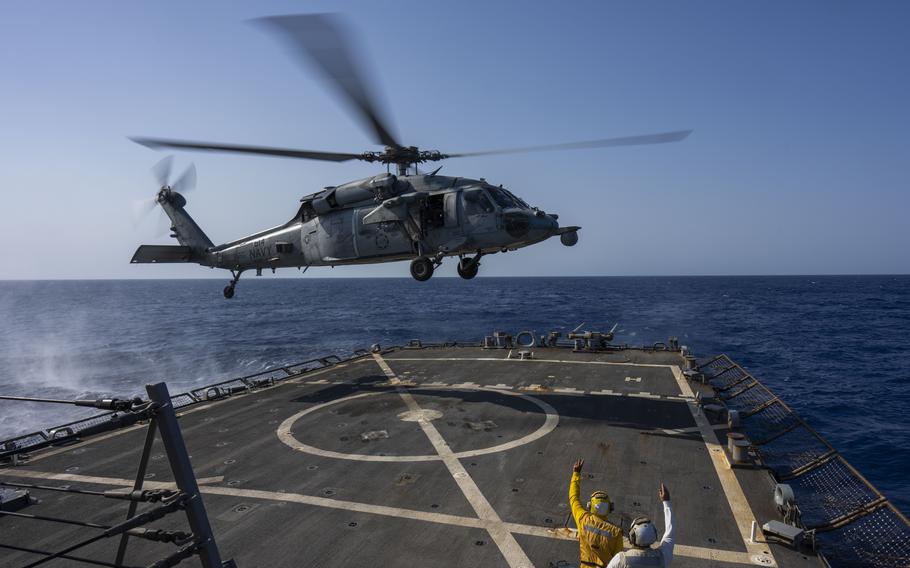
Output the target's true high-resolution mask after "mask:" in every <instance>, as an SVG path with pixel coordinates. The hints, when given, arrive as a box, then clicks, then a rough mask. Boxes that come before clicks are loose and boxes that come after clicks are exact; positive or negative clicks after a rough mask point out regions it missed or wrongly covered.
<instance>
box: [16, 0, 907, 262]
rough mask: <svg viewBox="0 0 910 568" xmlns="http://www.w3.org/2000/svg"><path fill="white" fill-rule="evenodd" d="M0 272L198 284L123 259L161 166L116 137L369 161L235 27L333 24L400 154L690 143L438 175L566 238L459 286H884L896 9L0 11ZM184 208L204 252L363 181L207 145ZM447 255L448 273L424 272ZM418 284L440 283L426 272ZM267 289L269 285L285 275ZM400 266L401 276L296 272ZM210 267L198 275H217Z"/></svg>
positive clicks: (251, 33)
mask: <svg viewBox="0 0 910 568" xmlns="http://www.w3.org/2000/svg"><path fill="white" fill-rule="evenodd" d="M0 10H2V11H0V75H2V79H3V81H2V88H0V127H2V128H0V132H2V136H0V156H2V159H0V186H2V194H3V197H4V200H3V205H2V219H3V222H2V223H0V238H2V242H3V243H4V246H3V252H2V253H0V260H2V262H0V279H11V278H155V277H206V276H214V275H215V273H213V272H212V271H210V270H208V269H204V268H200V267H197V266H131V265H129V264H128V261H129V258H130V256H131V255H132V253H133V251H134V250H135V247H136V246H137V245H139V244H141V243H167V242H168V240H169V239H168V238H167V237H166V236H164V237H161V236H156V233H157V229H156V223H155V219H154V216H152V217H151V218H150V219H148V220H147V221H146V222H145V223H143V224H141V225H139V226H138V227H137V226H135V223H134V219H133V217H134V216H133V213H132V209H133V206H132V204H133V202H134V201H135V200H138V199H142V198H151V197H152V196H153V194H154V192H155V189H156V188H155V184H154V182H153V180H152V178H151V175H150V174H149V168H150V167H151V166H152V165H153V164H154V163H155V162H156V161H157V160H159V159H160V158H161V157H162V156H163V154H161V153H158V152H154V151H152V150H149V149H147V148H144V147H141V146H138V145H135V144H133V143H131V142H129V141H128V140H127V139H126V136H129V135H147V136H161V137H174V138H188V139H200V140H211V141H222V142H236V143H247V144H263V145H274V146H289V147H298V148H307V149H324V150H338V151H354V152H359V151H364V150H371V149H378V148H377V147H376V146H373V145H372V144H371V142H370V139H369V138H368V137H367V135H365V134H364V133H363V132H362V131H361V130H360V129H359V127H358V125H357V123H356V122H355V121H354V120H353V119H352V118H351V117H350V116H349V115H347V114H346V112H345V111H344V109H343V107H342V106H340V105H339V104H338V103H337V102H336V101H335V100H334V99H333V98H332V96H331V93H329V92H328V91H326V90H325V88H324V86H323V85H322V84H321V83H320V82H318V81H317V80H316V78H315V76H314V74H312V73H306V72H304V71H303V70H301V69H300V67H299V66H298V65H297V64H296V63H295V62H293V61H291V60H290V59H289V58H288V57H287V56H286V55H285V52H284V51H283V50H282V49H281V48H280V47H279V45H278V44H277V43H276V42H275V41H274V40H273V39H272V38H270V37H268V36H267V35H265V34H264V33H262V31H261V30H260V29H257V28H256V27H254V26H251V25H249V24H248V23H246V22H245V21H246V20H248V19H250V18H254V17H258V16H264V15H274V14H286V13H298V12H303V11H306V12H325V11H333V12H341V13H344V14H346V15H347V16H348V18H349V19H350V20H351V23H352V25H353V26H354V27H355V28H356V29H357V30H359V31H360V32H361V42H360V43H361V44H362V46H363V47H364V48H365V51H366V53H367V54H368V56H369V60H370V61H369V62H370V63H372V64H373V65H374V66H375V73H374V80H375V81H376V83H377V84H378V86H379V87H380V90H381V91H382V92H383V93H384V94H385V96H384V99H385V101H386V103H387V107H388V109H389V111H390V114H391V115H392V116H393V118H394V119H395V120H394V122H395V124H396V125H397V131H398V134H399V137H400V139H401V140H402V141H403V142H405V143H408V144H414V145H417V146H420V147H422V148H426V149H439V150H441V151H444V152H458V151H469V150H480V149H488V148H497V147H510V146H516V145H525V144H544V143H558V142H567V141H574V140H586V139H592V138H601V137H608V136H625V135H633V134H647V133H652V132H659V131H666V130H679V129H685V128H692V129H694V130H695V132H694V134H693V135H692V136H691V137H690V138H689V139H688V140H686V141H684V142H682V143H678V144H668V145H663V146H650V147H632V148H614V149H607V150H584V151H577V152H571V153H570V152H560V153H552V154H529V155H519V156H492V157H483V158H471V159H462V160H450V161H448V162H446V163H445V167H444V168H443V170H442V172H443V173H448V174H453V175H459V176H465V177H481V176H483V177H486V178H487V179H488V180H490V181H491V182H495V183H497V184H498V183H503V184H504V185H505V186H506V187H508V188H510V189H512V190H513V191H514V192H515V193H518V194H519V195H521V196H522V197H524V198H525V199H526V200H527V201H529V202H530V203H532V204H534V205H537V206H539V207H541V208H543V209H545V210H547V211H549V212H556V213H559V215H560V221H561V222H564V223H566V224H577V225H581V226H582V227H583V230H582V231H581V232H580V242H579V244H578V245H577V246H575V247H574V248H566V247H563V246H561V245H560V244H559V242H558V240H553V241H552V242H547V243H543V244H541V245H537V246H535V247H531V248H528V249H524V250H522V251H519V252H515V253H509V254H506V255H497V256H496V257H491V258H489V259H487V260H486V261H485V262H484V264H483V268H482V271H481V274H482V275H496V276H505V275H563V274H565V275H652V274H653V275H668V274H819V273H833V274H843V273H907V272H910V268H908V265H910V262H908V261H910V253H908V251H907V244H906V243H907V242H910V228H908V227H910V223H908V222H907V219H906V218H907V214H908V212H910V197H908V193H910V192H908V189H910V188H908V185H910V184H908V181H910V173H908V169H910V155H908V154H910V152H908V147H910V146H908V143H907V140H906V133H907V132H908V130H910V110H908V103H907V101H910V76H908V75H910V36H908V34H907V33H906V22H907V21H908V15H910V4H907V3H904V2H853V3H840V2H799V3H795V2H646V1H645V2H625V3H619V2H602V1H598V2H559V3H557V2H521V3H519V2H445V3H442V2H416V1H415V2H381V3H380V2H353V1H352V2H344V3H330V2H318V1H317V2H306V3H303V2H217V3H215V2H211V3H202V2H192V3H190V2H146V3H136V2H89V1H83V2H7V3H4V4H3V5H2V7H0ZM190 161H192V162H195V164H196V166H197V168H198V173H199V186H198V188H197V189H196V191H195V192H193V193H191V194H189V195H188V200H189V205H188V210H189V212H190V213H191V214H192V215H193V216H194V217H195V218H196V220H197V221H198V222H199V224H200V225H201V226H202V227H203V229H205V230H206V232H207V233H208V234H209V236H210V237H211V238H212V239H213V240H214V241H216V242H222V241H225V240H229V239H232V238H235V237H238V236H241V235H243V234H246V233H250V232H254V231H256V230H259V229H262V228H265V227H269V226H273V225H276V224H279V223H281V222H284V221H285V220H287V219H288V218H289V217H290V216H291V215H292V214H293V213H294V211H295V209H296V204H297V200H298V199H299V197H300V196H301V195H303V194H306V193H310V192H312V191H315V190H318V189H320V188H321V187H322V186H325V185H335V184H338V183H341V182H344V181H347V180H351V179H355V178H358V177H363V176H366V175H370V174H371V173H374V172H376V171H377V168H376V167H375V166H370V165H369V164H353V165H351V164H330V163H318V162H307V161H295V160H282V159H275V158H257V157H245V156H232V155H215V154H189V153H185V154H177V164H178V168H179V167H182V166H184V165H186V164H188V163H189V162H190ZM448 264H449V265H453V264H454V263H451V262H450V263H448ZM441 273H442V274H443V275H453V274H454V267H453V266H445V267H444V269H443V270H442V271H441ZM286 274H287V275H289V276H293V275H296V274H297V273H296V272H295V271H287V272H286ZM310 274H313V275H315V276H406V275H407V266H406V264H402V263H395V264H389V265H379V266H368V267H352V268H337V269H328V268H323V269H315V268H314V269H313V270H311V271H310V273H308V276H309V275H310ZM217 276H218V277H224V275H223V274H220V273H219V274H217Z"/></svg>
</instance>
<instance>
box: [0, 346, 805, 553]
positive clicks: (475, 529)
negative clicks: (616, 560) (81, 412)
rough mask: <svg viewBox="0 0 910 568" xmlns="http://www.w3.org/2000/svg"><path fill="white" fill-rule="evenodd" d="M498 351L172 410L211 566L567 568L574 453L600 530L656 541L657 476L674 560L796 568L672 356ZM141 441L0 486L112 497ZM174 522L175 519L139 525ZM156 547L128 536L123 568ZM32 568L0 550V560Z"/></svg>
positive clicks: (372, 361)
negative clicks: (596, 497)
mask: <svg viewBox="0 0 910 568" xmlns="http://www.w3.org/2000/svg"><path fill="white" fill-rule="evenodd" d="M506 354H507V352H506V351H504V350H481V349H477V348H429V349H420V350H411V349H405V350H397V351H393V352H390V353H386V354H384V355H382V356H379V355H375V356H368V357H364V358H361V359H358V360H354V361H351V362H347V363H344V364H341V365H337V366H334V367H330V368H328V369H325V370H322V371H316V372H312V373H309V374H306V375H304V376H302V377H300V378H299V379H290V380H288V381H285V382H283V383H280V384H278V385H276V386H275V387H271V388H268V389H264V390H260V391H257V392H253V393H248V394H244V395H240V396H235V397H232V398H229V399H226V400H221V401H217V402H212V403H205V404H201V405H195V406H192V407H189V408H188V409H186V410H185V411H184V412H183V413H182V417H181V419H180V423H181V427H182V430H183V435H184V438H185V440H186V443H187V447H188V449H189V451H190V454H191V457H192V462H193V466H194V469H195V473H196V476H197V478H199V482H200V486H201V488H202V492H203V495H204V499H205V505H206V508H207V510H208V514H209V518H210V520H211V522H212V525H213V528H214V531H215V535H216V538H217V540H218V545H219V548H220V550H221V554H222V557H223V558H233V559H235V560H236V561H237V563H238V566H241V567H251V566H312V567H326V568H329V567H338V568H342V567H343V568H350V567H359V566H363V567H375V566H390V567H394V566H401V567H412V566H453V567H454V566H463V567H475V566H483V567H488V566H489V567H498V566H503V567H511V568H517V567H522V566H523V567H525V568H530V567H531V566H536V567H548V566H566V565H575V564H576V563H577V560H578V545H577V542H576V541H574V540H573V536H572V534H571V533H570V532H569V531H568V530H566V529H565V528H564V527H566V526H568V527H569V528H572V527H573V526H574V525H573V523H572V521H571V520H570V516H571V515H570V513H569V506H568V482H569V478H570V475H571V465H572V463H573V462H574V461H575V460H576V459H577V458H579V457H581V458H584V459H585V468H584V472H583V473H584V476H583V483H582V492H583V495H587V494H589V493H590V492H591V491H593V490H595V489H604V490H606V491H608V492H609V494H610V495H611V496H612V497H613V499H614V500H615V502H616V512H615V513H614V514H613V516H612V518H613V520H614V522H617V523H624V524H625V525H628V521H629V520H630V519H631V518H633V517H635V516H638V515H641V514H649V515H650V516H651V517H652V518H653V519H655V520H656V521H657V525H658V529H659V530H662V528H663V522H662V515H661V514H660V503H659V500H658V497H657V487H658V483H659V482H661V481H663V482H664V483H666V484H667V486H668V487H669V488H670V490H671V493H672V496H673V506H674V513H675V519H676V521H675V522H676V542H677V546H676V557H675V560H674V564H673V565H674V566H680V567H685V566H744V565H750V564H751V565H773V564H774V563H776V564H777V565H780V566H795V565H810V564H811V565H816V563H817V560H816V559H814V558H805V557H804V556H802V555H801V554H797V553H794V552H792V551H788V550H786V549H783V548H781V547H779V546H776V545H773V546H769V545H767V544H762V543H751V542H749V541H748V530H749V526H750V525H751V521H752V520H753V519H758V521H759V524H761V523H763V522H765V521H767V520H770V519H772V518H776V513H775V512H774V511H773V508H772V503H771V491H772V484H771V482H770V478H769V476H768V475H767V474H766V473H764V472H762V471H757V470H731V469H730V468H729V467H728V466H727V465H726V461H725V459H724V458H723V452H722V450H721V449H720V446H719V445H718V435H719V436H721V437H723V435H724V434H725V432H724V431H723V430H722V429H721V426H717V425H712V424H710V423H708V421H707V419H706V418H705V417H704V415H702V414H701V413H700V412H699V411H698V410H697V405H696V404H695V403H694V399H693V392H692V388H694V387H693V386H691V385H689V384H688V383H686V381H685V379H683V378H682V374H681V373H680V370H679V368H678V367H677V366H676V365H678V364H680V363H681V362H682V361H681V359H680V358H679V355H678V354H674V353H666V352H656V353H647V352H641V351H622V352H614V353H609V354H584V353H572V352H571V351H570V350H568V349H536V350H534V356H535V359H534V360H530V361H528V360H525V361H520V360H516V359H511V360H510V359H506V358H505V357H506ZM144 435H145V431H144V428H141V427H134V428H131V429H127V430H124V431H121V432H116V433H114V434H107V435H102V436H99V437H96V438H95V439H89V440H87V441H85V442H82V443H80V444H77V445H74V446H69V447H63V448H52V449H49V450H45V451H43V452H38V453H36V454H34V455H33V456H32V459H31V460H30V462H29V463H28V464H27V465H24V466H19V467H16V468H7V469H3V470H0V478H2V479H3V480H7V481H13V480H20V481H29V480H31V481H32V482H33V481H34V480H41V482H42V483H44V484H46V485H61V484H70V485H72V486H74V487H75V486H78V487H88V488H97V489H111V488H125V487H128V486H131V485H132V481H131V480H132V477H133V476H134V474H135V467H136V462H137V457H138V453H139V451H140V450H141V446H142V440H143V437H144ZM156 444H157V443H156ZM149 472H150V475H148V476H147V479H148V481H147V486H149V487H155V486H160V484H162V483H167V482H168V481H169V480H170V473H169V470H168V467H167V463H166V458H165V457H164V454H163V450H162V449H161V447H160V445H156V448H155V449H154V450H153V452H152V459H151V462H150V464H149ZM33 494H34V495H35V496H38V497H40V498H41V502H40V503H39V504H36V505H32V506H30V507H28V508H27V509H26V510H25V511H24V512H28V513H32V514H44V515H51V516H59V517H69V518H79V519H82V520H88V521H92V522H96V523H101V524H115V523H117V522H119V521H121V520H122V519H123V516H124V515H125V509H126V505H125V503H123V502H118V501H109V500H104V499H100V498H93V497H85V496H79V495H64V494H59V493H55V494H48V493H46V492H40V491H36V492H34V493H33ZM140 510H141V509H140ZM183 525H184V522H183V520H182V518H181V517H180V516H179V515H172V516H170V517H167V518H166V519H165V520H163V521H160V522H158V523H156V526H160V527H167V528H172V529H180V528H184V527H183ZM91 534H92V530H91V529H80V528H75V527H69V526H66V525H48V524H47V523H39V522H36V521H32V520H27V519H17V518H12V517H4V518H0V541H2V542H5V543H18V544H20V545H22V546H28V547H32V548H44V549H53V550H57V549H60V548H62V547H64V546H65V545H67V544H70V543H74V542H76V541H77V540H79V539H82V538H85V537H87V536H91ZM115 550H116V542H112V541H110V540H108V541H102V542H101V543H99V544H96V545H92V546H90V547H88V548H85V549H81V550H80V551H79V552H78V553H77V554H78V555H81V556H87V557H90V558H97V559H103V560H106V561H112V560H113V558H114V555H115ZM172 551H173V546H172V545H166V544H152V543H147V542H142V541H139V540H137V539H131V540H130V551H129V553H128V555H127V559H126V564H128V565H139V566H141V565H147V564H149V563H150V562H152V561H154V560H158V559H160V558H163V557H164V556H166V555H167V554H169V553H170V552H172ZM37 558H38V556H35V555H31V554H27V553H18V552H10V551H6V550H0V566H3V567H6V566H10V567H12V566H21V565H23V564H26V563H27V562H28V561H31V560H35V559H37ZM186 562H188V563H189V565H196V564H198V561H197V560H189V561H186ZM47 565H48V566H67V565H72V563H71V562H68V561H64V560H61V561H52V562H50V563H48V564H47Z"/></svg>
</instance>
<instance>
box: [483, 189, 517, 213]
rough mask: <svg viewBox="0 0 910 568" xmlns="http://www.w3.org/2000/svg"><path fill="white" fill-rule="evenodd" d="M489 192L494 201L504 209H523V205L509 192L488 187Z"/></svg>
mask: <svg viewBox="0 0 910 568" xmlns="http://www.w3.org/2000/svg"><path fill="white" fill-rule="evenodd" d="M487 191H489V192H490V195H491V196H492V197H493V201H495V202H496V204H497V205H499V206H500V207H502V208H503V209H507V208H509V207H518V208H519V209H520V208H521V204H520V203H519V202H518V201H516V200H515V198H514V197H512V196H511V195H510V194H509V193H508V192H507V191H503V190H502V189H499V188H498V187H488V188H487Z"/></svg>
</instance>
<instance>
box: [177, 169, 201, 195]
mask: <svg viewBox="0 0 910 568" xmlns="http://www.w3.org/2000/svg"><path fill="white" fill-rule="evenodd" d="M194 187H196V165H195V164H190V165H189V166H188V167H187V168H186V170H184V171H183V173H182V174H181V175H180V177H179V178H177V181H175V182H174V185H173V186H172V189H173V190H174V191H177V192H179V193H186V192H187V191H191V190H192V189H193V188H194Z"/></svg>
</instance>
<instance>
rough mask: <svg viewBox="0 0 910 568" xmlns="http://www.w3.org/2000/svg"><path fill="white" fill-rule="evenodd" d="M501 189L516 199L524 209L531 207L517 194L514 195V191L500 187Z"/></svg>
mask: <svg viewBox="0 0 910 568" xmlns="http://www.w3.org/2000/svg"><path fill="white" fill-rule="evenodd" d="M502 190H503V191H504V192H506V193H508V194H509V197H511V198H512V199H514V200H515V201H517V202H518V203H519V205H521V206H522V207H524V208H525V209H530V208H531V206H530V205H528V204H527V203H526V202H525V200H524V199H522V198H520V197H518V196H517V195H515V194H514V193H512V192H511V191H509V190H508V189H505V188H502Z"/></svg>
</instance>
